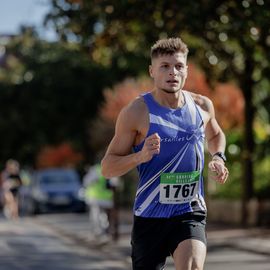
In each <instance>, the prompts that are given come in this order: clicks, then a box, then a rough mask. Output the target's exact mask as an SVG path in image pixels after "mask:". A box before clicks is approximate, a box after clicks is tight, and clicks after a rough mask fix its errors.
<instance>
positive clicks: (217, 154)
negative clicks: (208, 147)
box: [212, 152, 227, 162]
mask: <svg viewBox="0 0 270 270" xmlns="http://www.w3.org/2000/svg"><path fill="white" fill-rule="evenodd" d="M214 156H217V157H219V158H221V159H222V160H223V161H224V162H226V160H227V159H226V156H225V155H224V153H222V152H216V153H215V154H214V155H213V156H212V158H213V157H214Z"/></svg>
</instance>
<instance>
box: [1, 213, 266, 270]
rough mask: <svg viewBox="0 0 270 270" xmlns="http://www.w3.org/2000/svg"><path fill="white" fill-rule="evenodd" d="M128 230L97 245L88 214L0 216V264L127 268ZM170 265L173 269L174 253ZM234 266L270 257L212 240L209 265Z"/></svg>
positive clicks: (242, 269) (255, 265)
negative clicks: (14, 219)
mask: <svg viewBox="0 0 270 270" xmlns="http://www.w3.org/2000/svg"><path fill="white" fill-rule="evenodd" d="M129 231H130V225H128V224H122V225H121V227H120V232H121V233H122V235H121V238H120V240H119V242H118V243H111V244H109V245H106V246H93V245H91V244H90V245H89V244H88V241H87V238H88V237H90V234H91V233H90V228H89V224H88V219H87V215H85V214H83V215H78V214H57V215H41V216H39V217H36V218H31V217H27V218H23V219H21V220H20V221H18V222H10V221H7V220H5V219H4V218H0V236H1V241H0V269H1V270H26V269H27V270H36V269H39V270H49V269H50V270H51V269H55V270H75V269H76V270H86V269H88V270H99V269H103V270H122V269H125V270H129V269H131V266H130V257H129V254H130V247H129ZM72 232H74V233H72ZM75 232H76V237H74V234H75ZM84 240H85V241H84ZM166 269H167V270H173V269H174V267H173V262H172V260H171V259H170V258H169V259H168V262H167V268H166ZM234 269H236V270H251V269H256V270H257V269H258V270H270V256H269V255H263V254H258V253H254V252H248V251H243V250H241V249H238V248H235V247H233V246H228V245H225V246H224V245H221V244H218V243H211V242H210V243H209V248H208V255H207V260H206V264H205V270H234Z"/></svg>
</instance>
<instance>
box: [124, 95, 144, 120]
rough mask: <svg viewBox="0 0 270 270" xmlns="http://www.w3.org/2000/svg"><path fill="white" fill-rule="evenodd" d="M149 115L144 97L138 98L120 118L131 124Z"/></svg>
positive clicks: (126, 107) (127, 107)
mask: <svg viewBox="0 0 270 270" xmlns="http://www.w3.org/2000/svg"><path fill="white" fill-rule="evenodd" d="M146 113H147V107H146V105H145V103H144V100H143V98H142V97H137V98H136V99H135V100H133V101H131V102H130V103H129V104H127V105H126V106H125V107H123V109H122V110H121V112H120V114H119V117H120V118H121V119H124V120H128V121H129V122H137V121H140V119H142V117H144V116H145V114H146Z"/></svg>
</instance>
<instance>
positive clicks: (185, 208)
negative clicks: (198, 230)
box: [133, 91, 206, 218]
mask: <svg viewBox="0 0 270 270" xmlns="http://www.w3.org/2000/svg"><path fill="white" fill-rule="evenodd" d="M183 95H184V98H185V104H184V106H183V107H181V108H177V109H170V108H166V107H163V106H161V105H160V104H158V103H157V102H156V101H155V100H154V98H153V96H152V94H151V92H149V93H146V94H144V95H143V98H144V102H145V104H146V106H147V108H148V111H149V130H148V133H147V136H146V137H148V136H150V135H152V134H154V133H158V135H159V136H160V140H161V141H160V153H159V154H158V155H154V156H153V158H152V159H151V160H150V161H148V162H146V163H142V164H140V165H139V166H138V167H137V169H138V172H139V184H138V188H137V193H136V198H135V203H134V214H135V216H141V217H152V218H154V217H158V218H169V217H173V216H179V215H182V214H184V213H187V212H193V211H204V212H206V206H205V201H204V192H203V176H202V173H203V167H204V138H205V134H204V126H203V124H204V123H203V119H202V116H201V113H200V110H201V109H200V108H199V106H198V105H197V104H195V102H194V100H193V98H192V96H191V94H190V93H189V92H188V91H183ZM143 145H144V141H143V142H142V143H141V144H139V145H137V146H134V148H133V149H134V152H138V151H140V150H141V149H142V147H143Z"/></svg>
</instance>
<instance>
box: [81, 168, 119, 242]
mask: <svg viewBox="0 0 270 270" xmlns="http://www.w3.org/2000/svg"><path fill="white" fill-rule="evenodd" d="M118 183H119V180H118V178H117V177H114V178H112V179H106V178H105V177H104V176H103V175H102V174H101V167H100V164H96V165H94V166H92V167H90V168H89V170H88V172H87V173H86V175H85V176H84V177H83V186H84V188H85V201H86V204H87V205H88V207H89V219H90V224H91V228H92V230H93V234H94V236H95V237H96V238H97V240H101V241H102V240H109V238H110V236H112V237H113V239H114V240H117V239H118V213H117V206H116V199H115V192H116V188H117V186H118Z"/></svg>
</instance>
